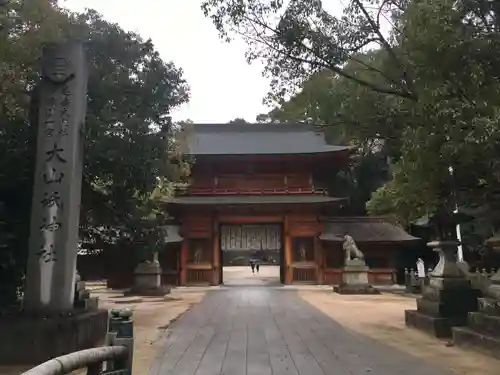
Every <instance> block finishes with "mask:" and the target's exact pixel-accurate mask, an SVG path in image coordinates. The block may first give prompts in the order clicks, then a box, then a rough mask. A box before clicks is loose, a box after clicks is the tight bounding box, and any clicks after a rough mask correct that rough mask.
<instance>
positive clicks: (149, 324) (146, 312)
mask: <svg viewBox="0 0 500 375" xmlns="http://www.w3.org/2000/svg"><path fill="white" fill-rule="evenodd" d="M91 289H94V290H93V292H92V295H93V296H97V297H99V306H100V307H101V308H104V309H122V308H126V307H127V308H130V309H131V310H132V311H133V319H134V337H135V342H134V362H133V369H132V371H133V373H134V374H147V373H148V372H149V367H150V366H151V363H152V361H153V360H154V358H155V355H156V351H157V350H158V348H159V344H160V338H161V336H162V334H163V332H164V331H165V330H166V329H167V327H168V326H169V325H170V324H171V323H172V322H174V321H175V320H176V319H178V318H179V317H180V316H181V315H182V314H183V313H184V312H186V311H187V310H188V309H189V308H190V307H191V306H193V305H195V304H196V303H198V302H200V301H201V300H202V298H203V296H204V294H205V293H204V291H202V290H199V289H195V290H189V289H186V288H179V289H174V290H173V291H172V293H171V294H169V295H167V296H165V297H128V296H127V297H124V296H123V293H120V292H117V291H111V290H107V289H99V288H91ZM30 367H32V366H30ZM30 367H28V368H26V367H24V366H23V367H21V366H15V367H12V366H9V367H6V366H0V375H19V374H21V373H22V372H24V371H26V370H27V369H29V368H30ZM84 373H85V371H83V370H82V371H75V372H74V373H72V375H80V374H84Z"/></svg>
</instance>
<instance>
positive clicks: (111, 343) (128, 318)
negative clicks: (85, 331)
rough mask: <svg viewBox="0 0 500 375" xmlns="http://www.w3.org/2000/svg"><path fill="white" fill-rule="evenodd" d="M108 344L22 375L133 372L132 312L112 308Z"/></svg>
mask: <svg viewBox="0 0 500 375" xmlns="http://www.w3.org/2000/svg"><path fill="white" fill-rule="evenodd" d="M106 342H107V345H108V346H103V347H100V348H92V349H85V350H80V351H78V352H73V353H70V354H66V355H63V356H61V357H57V358H54V359H51V360H49V361H47V362H44V363H42V364H41V365H38V366H36V367H34V368H32V369H30V370H28V371H26V372H24V373H23V374H22V375H66V374H69V373H71V372H72V371H75V370H78V369H83V368H86V369H87V375H132V359H133V355H134V329H133V321H132V311H130V310H129V309H122V310H116V309H113V310H111V311H110V316H109V324H108V334H107V337H106Z"/></svg>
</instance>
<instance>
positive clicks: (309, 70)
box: [203, 0, 500, 219]
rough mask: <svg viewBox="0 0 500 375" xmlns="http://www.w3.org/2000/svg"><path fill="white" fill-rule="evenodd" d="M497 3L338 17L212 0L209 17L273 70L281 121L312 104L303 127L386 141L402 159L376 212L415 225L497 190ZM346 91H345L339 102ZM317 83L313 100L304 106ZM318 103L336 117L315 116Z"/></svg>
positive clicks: (355, 5)
mask: <svg viewBox="0 0 500 375" xmlns="http://www.w3.org/2000/svg"><path fill="white" fill-rule="evenodd" d="M493 3H494V2H492V1H488V0H477V1H461V2H456V1H452V0H431V1H429V0H403V1H401V0H389V1H386V0H373V1H363V0H351V1H348V2H346V3H345V4H346V6H345V7H344V9H343V11H342V13H341V15H333V14H331V13H329V12H328V11H327V10H326V9H325V8H324V5H323V2H321V1H319V0H318V1H304V0H290V1H287V2H284V1H263V0H260V1H259V0H245V1H238V2H233V1H230V0H206V1H205V2H204V5H203V9H204V11H205V13H206V15H207V16H208V17H210V18H211V19H212V20H213V21H214V24H215V26H216V27H217V29H218V30H219V31H220V33H221V35H222V36H224V37H227V38H231V37H233V36H235V35H239V36H242V37H243V39H244V40H246V41H247V43H248V53H247V58H248V59H249V60H253V59H263V60H264V61H265V63H266V65H265V66H266V68H265V69H266V73H267V74H268V75H269V76H271V77H272V79H273V82H272V87H271V93H270V96H269V98H270V99H272V100H273V101H274V102H275V103H277V104H278V107H279V108H280V109H279V110H283V109H284V107H286V106H287V105H288V106H290V103H292V102H293V101H295V102H296V101H300V100H302V101H304V98H305V102H306V103H307V104H306V105H299V106H298V107H299V108H301V109H300V110H299V113H300V116H306V117H307V118H311V119H314V116H318V115H320V116H321V117H322V118H324V119H326V121H325V125H330V126H331V125H334V126H337V128H338V127H339V126H340V124H346V123H349V125H350V128H351V129H350V131H349V133H350V134H358V135H360V136H359V139H358V143H359V144H361V143H362V142H361V141H362V140H365V141H366V140H370V139H372V137H373V135H377V134H378V135H380V137H381V138H382V139H384V141H385V142H386V143H385V144H387V142H392V143H393V144H394V149H395V150H392V151H397V150H398V149H399V152H395V153H396V154H400V156H401V157H400V158H399V160H398V162H397V163H396V164H395V165H394V176H393V178H392V181H391V182H390V183H388V184H387V185H386V186H385V187H384V188H383V189H382V190H380V191H379V192H378V193H376V194H375V195H374V197H373V201H372V202H371V203H370V205H369V208H370V211H371V212H372V213H381V212H388V211H387V210H378V208H377V207H387V204H385V205H384V204H377V200H378V199H379V198H380V199H381V200H382V201H384V202H387V197H389V196H390V197H399V203H398V204H396V205H394V206H392V208H391V210H396V212H395V211H391V212H393V213H394V214H395V215H396V216H398V217H401V218H403V217H404V218H407V219H408V218H411V217H413V216H416V215H419V214H420V213H422V212H427V213H432V212H437V211H444V212H451V211H452V210H453V209H454V208H455V204H456V203H458V204H459V205H461V204H480V203H481V202H484V201H487V200H488V197H490V196H491V193H492V192H493V191H495V190H496V189H498V181H499V179H498V172H497V171H498V155H499V153H498V146H497V144H498V142H497V141H498V133H499V131H498V129H499V126H498V98H499V97H500V96H499V95H498V89H499V82H498V71H499V67H500V66H499V63H500V58H499V55H498V53H497V51H498V50H499V47H500V45H499V43H500V39H499V35H500V34H499V33H498V19H499V17H498V14H499V12H498V11H499V9H498V8H499V7H498V5H495V4H493ZM384 24H386V25H387V24H388V25H390V28H391V30H390V32H386V31H385V30H384ZM311 77H313V78H311ZM314 77H321V78H318V79H319V81H320V83H319V84H314V83H312V82H313V81H314V79H315V78H314ZM325 77H326V78H327V80H328V81H329V82H328V83H324V82H323V80H324V78H325ZM339 81H341V82H342V84H341V86H340V87H343V88H344V90H343V91H342V90H340V89H339V90H338V91H339V92H340V93H337V90H336V88H337V87H339V86H338V82H339ZM310 84H312V85H313V86H314V87H315V89H314V92H315V96H314V97H313V99H314V100H311V97H310V96H308V95H307V94H306V95H302V96H301V94H302V93H304V92H308V90H307V87H306V86H307V85H310ZM350 85H355V87H354V86H350ZM318 87H322V88H321V89H318ZM334 87H335V88H334ZM300 89H302V91H301V93H300V94H298V95H296V96H293V95H295V94H297V92H298V90H300ZM309 91H310V90H309ZM332 91H333V92H334V93H332ZM344 95H345V96H344ZM291 96H293V98H292V99H290V100H289V101H288V103H286V104H285V103H284V101H285V99H287V98H290V97H291ZM343 96H344V97H343ZM346 97H347V99H346ZM318 98H327V102H328V103H330V105H331V106H330V107H328V105H322V106H321V105H317V103H316V102H315V100H317V99H318ZM342 98H343V99H342ZM339 103H340V104H339ZM295 104H296V103H295ZM295 104H292V107H294V108H295V107H296V105H295ZM310 104H311V105H310ZM304 108H307V111H306V112H305V111H304V110H303V109H304ZM330 108H331V109H330ZM285 112H288V113H291V112H290V111H285ZM292 112H293V111H292ZM261 119H263V118H262V117H261ZM343 133H344V134H349V133H347V132H346V131H345V129H344V132H343ZM356 137H357V136H356ZM450 167H452V168H453V176H452V175H451V174H450V172H449V168H450ZM389 192H390V194H389ZM391 199H392V198H391ZM403 202H404V204H403Z"/></svg>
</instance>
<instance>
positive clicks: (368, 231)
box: [319, 216, 420, 242]
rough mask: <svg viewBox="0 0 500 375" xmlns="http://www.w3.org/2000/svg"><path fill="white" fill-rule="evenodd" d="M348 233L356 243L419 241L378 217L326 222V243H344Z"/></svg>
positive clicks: (333, 219) (328, 220)
mask: <svg viewBox="0 0 500 375" xmlns="http://www.w3.org/2000/svg"><path fill="white" fill-rule="evenodd" d="M345 233H348V234H349V235H350V236H351V237H352V238H353V240H354V241H355V242H408V241H419V240H420V238H418V237H413V236H412V235H410V234H408V233H407V232H406V231H405V230H404V229H403V228H401V227H399V226H397V225H394V224H391V223H389V222H387V221H386V220H384V219H383V218H376V217H362V216H360V217H358V216H356V217H336V218H328V219H325V220H324V228H323V233H322V234H321V235H320V237H319V238H320V239H321V240H324V241H333V242H343V241H344V234H345Z"/></svg>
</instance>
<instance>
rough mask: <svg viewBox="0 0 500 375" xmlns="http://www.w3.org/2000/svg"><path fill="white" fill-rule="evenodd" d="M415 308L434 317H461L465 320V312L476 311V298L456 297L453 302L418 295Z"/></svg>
mask: <svg viewBox="0 0 500 375" xmlns="http://www.w3.org/2000/svg"><path fill="white" fill-rule="evenodd" d="M417 310H418V311H420V312H421V313H423V314H428V315H431V316H435V317H443V318H462V319H463V320H465V319H466V317H467V313H469V312H470V311H477V300H476V299H475V298H466V299H461V300H460V299H458V300H456V301H455V302H451V301H447V302H441V301H433V300H429V299H427V298H426V297H420V298H418V299H417Z"/></svg>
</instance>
